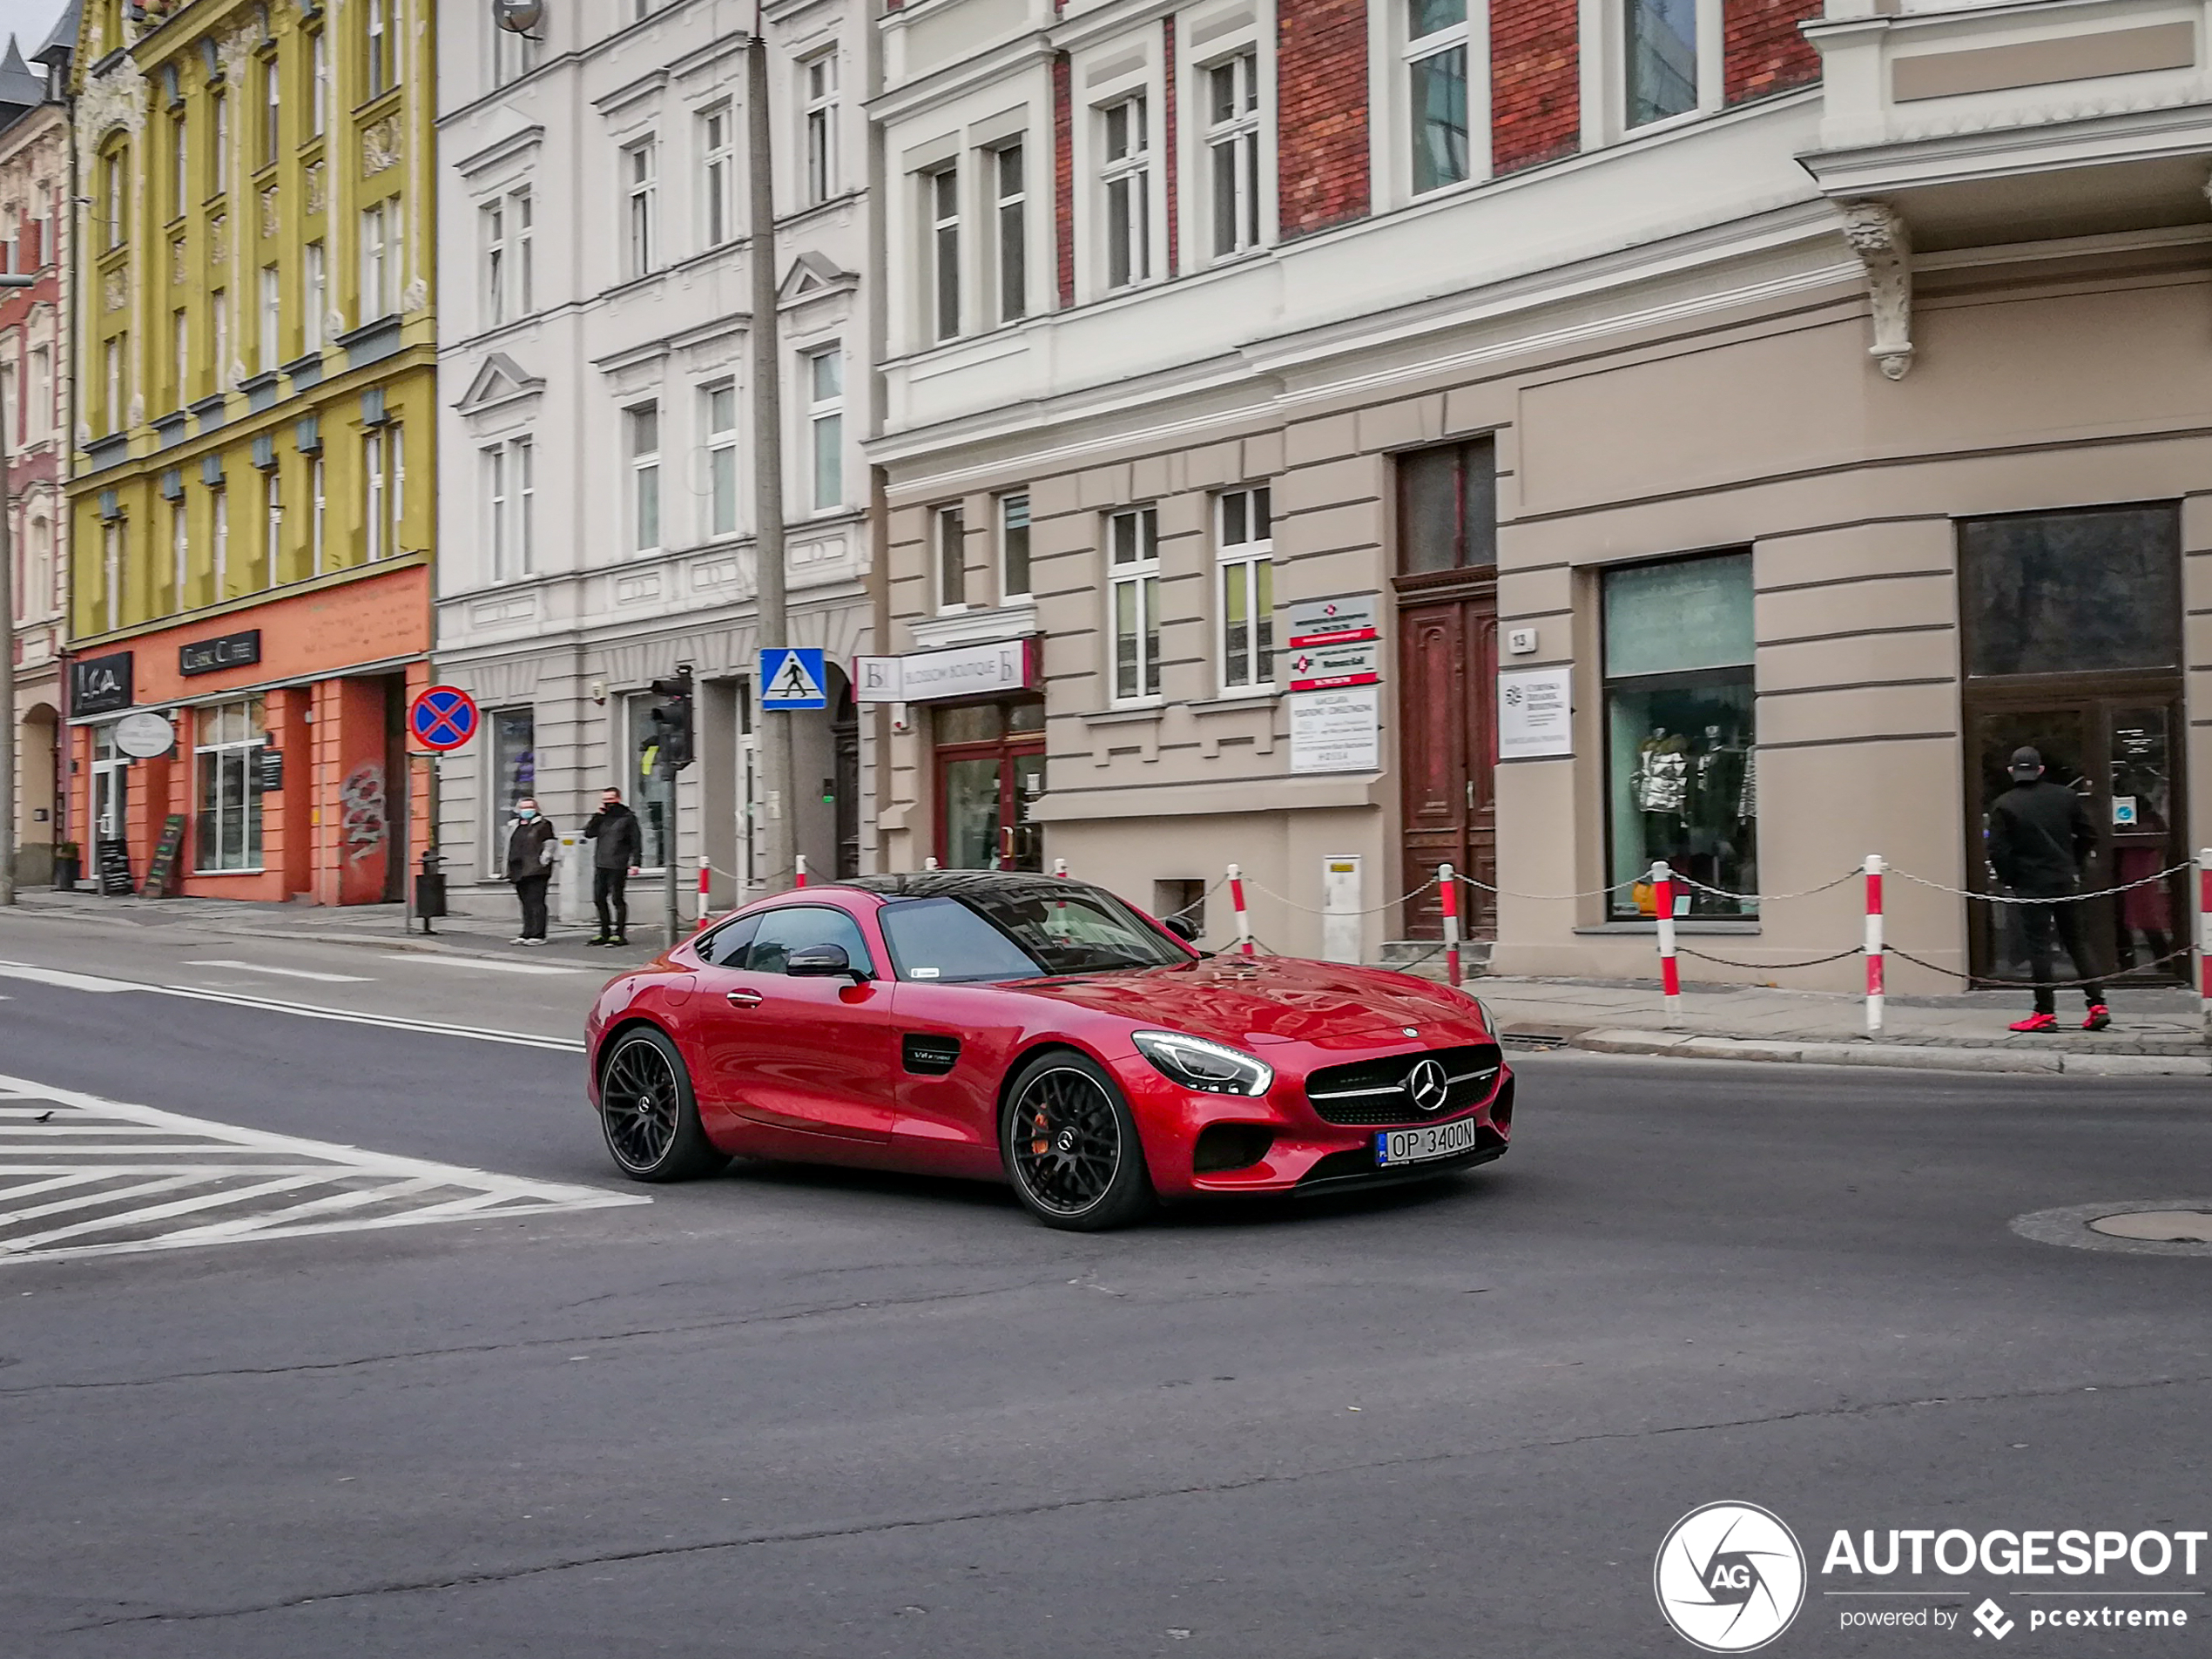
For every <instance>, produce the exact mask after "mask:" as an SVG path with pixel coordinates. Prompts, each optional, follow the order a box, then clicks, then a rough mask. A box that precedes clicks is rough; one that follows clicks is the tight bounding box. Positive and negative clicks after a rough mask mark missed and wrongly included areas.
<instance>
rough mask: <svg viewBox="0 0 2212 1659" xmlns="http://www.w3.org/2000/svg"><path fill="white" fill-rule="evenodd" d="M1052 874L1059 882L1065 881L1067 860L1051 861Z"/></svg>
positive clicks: (1066, 877)
mask: <svg viewBox="0 0 2212 1659" xmlns="http://www.w3.org/2000/svg"><path fill="white" fill-rule="evenodd" d="M1052 873H1053V874H1054V875H1055V876H1057V877H1058V878H1059V879H1060V880H1062V881H1065V880H1067V879H1068V860H1065V859H1055V860H1053V861H1052Z"/></svg>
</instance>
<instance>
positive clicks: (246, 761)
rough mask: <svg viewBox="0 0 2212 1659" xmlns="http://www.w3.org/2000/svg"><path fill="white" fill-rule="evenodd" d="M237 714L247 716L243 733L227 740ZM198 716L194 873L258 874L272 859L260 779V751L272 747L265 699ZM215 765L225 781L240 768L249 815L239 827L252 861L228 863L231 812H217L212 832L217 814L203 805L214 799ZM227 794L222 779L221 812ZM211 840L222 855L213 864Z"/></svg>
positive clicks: (242, 804)
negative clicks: (210, 778) (211, 776)
mask: <svg viewBox="0 0 2212 1659" xmlns="http://www.w3.org/2000/svg"><path fill="white" fill-rule="evenodd" d="M233 714H238V715H239V716H240V717H241V718H239V721H238V723H237V727H236V729H237V731H238V732H240V733H242V734H243V735H241V736H235V737H226V736H224V735H223V732H224V727H225V725H226V724H228V721H227V718H226V717H228V716H230V715H233ZM263 719H264V710H263V705H262V702H261V699H260V698H258V697H249V698H239V699H238V700H237V701H235V702H232V703H217V704H212V705H208V706H206V707H203V708H199V709H195V710H193V711H192V782H191V789H192V872H193V873H194V874H197V875H252V874H254V873H258V872H259V871H260V869H261V867H262V860H263V859H264V858H265V857H266V855H267V847H266V843H265V841H264V839H263V837H264V833H265V831H264V825H263V821H262V816H261V790H260V783H261V780H260V776H259V772H260V758H259V756H260V751H261V750H262V749H263V748H264V747H266V745H267V743H268V735H267V732H266V729H265V728H264V726H263ZM211 728H212V731H213V733H214V736H213V740H212V741H210V739H209V732H210V729H211ZM209 766H213V767H214V768H215V769H216V776H217V778H218V779H220V778H221V777H222V775H223V773H224V772H228V771H230V770H231V768H232V767H233V766H236V767H237V768H238V779H237V781H238V784H239V789H238V798H239V806H238V810H239V812H240V813H243V814H244V815H245V820H246V821H245V823H244V824H243V825H241V826H239V830H240V833H239V855H240V857H241V858H242V859H244V860H246V861H245V862H243V863H239V864H226V863H225V862H223V860H222V857H221V850H222V842H223V832H222V824H223V820H224V819H225V818H226V816H227V814H226V813H224V812H222V811H217V812H216V813H213V814H212V831H213V833H212V835H211V834H209V833H206V831H207V830H208V829H209V828H210V827H211V825H210V819H211V814H210V813H208V811H207V809H206V806H204V805H203V803H204V802H205V801H206V799H207V795H208V790H207V786H206V769H207V768H208V767H209ZM225 794H226V792H225V791H224V789H223V788H222V787H221V785H220V783H218V786H217V787H216V789H215V791H214V798H215V800H216V802H217V805H218V806H220V805H221V803H222V801H223V799H224V797H225ZM210 840H212V841H213V842H214V844H215V847H216V857H215V858H214V859H212V860H210V859H209V858H208V857H207V855H206V846H207V844H208V842H209V841H210ZM249 840H250V841H251V842H252V846H251V847H250V849H249V848H248V846H247V845H246V844H247V842H248V841H249Z"/></svg>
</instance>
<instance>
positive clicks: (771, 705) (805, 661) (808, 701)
mask: <svg viewBox="0 0 2212 1659" xmlns="http://www.w3.org/2000/svg"><path fill="white" fill-rule="evenodd" d="M759 686H760V706H761V707H762V708H764V709H826V708H827V707H829V678H828V676H827V675H826V674H825V673H824V672H823V670H822V653H821V652H820V651H819V650H817V649H815V648H814V647H812V646H806V645H778V646H774V647H772V648H771V649H769V650H766V651H762V652H761V653H760V678H759Z"/></svg>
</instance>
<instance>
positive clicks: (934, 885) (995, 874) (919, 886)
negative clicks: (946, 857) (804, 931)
mask: <svg viewBox="0 0 2212 1659" xmlns="http://www.w3.org/2000/svg"><path fill="white" fill-rule="evenodd" d="M835 885H836V886H838V887H852V888H855V889H857V890H858V891H860V892H861V893H873V894H876V895H877V896H879V897H880V898H886V899H964V898H968V897H971V896H981V894H1002V895H1004V896H1005V897H1007V898H1009V899H1028V898H1049V897H1050V896H1051V895H1052V894H1054V893H1055V892H1060V893H1065V892H1066V891H1067V890H1068V889H1069V887H1085V886H1088V885H1089V884H1088V883H1087V882H1080V881H1070V880H1068V879H1067V878H1066V877H1064V876H1054V875H1037V874H1034V873H1030V872H1028V871H1026V870H915V871H910V872H908V873H906V874H904V875H856V876H848V877H847V878H846V880H842V881H840V882H837V883H836V884H835ZM808 891H810V892H811V891H813V889H812V888H810V889H808Z"/></svg>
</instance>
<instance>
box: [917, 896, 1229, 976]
mask: <svg viewBox="0 0 2212 1659" xmlns="http://www.w3.org/2000/svg"><path fill="white" fill-rule="evenodd" d="M877 921H879V923H880V925H881V927H882V928H883V937H884V940H885V941H886V942H887V943H888V944H889V945H890V947H891V954H893V956H894V957H895V958H897V960H898V965H899V976H900V978H901V979H908V980H936V981H979V980H1011V979H1036V978H1040V977H1042V976H1045V975H1048V974H1096V973H1107V972H1112V971H1113V970H1115V969H1117V968H1163V967H1167V966H1170V965H1172V964H1174V963H1177V962H1184V961H1190V957H1189V955H1188V954H1185V953H1184V952H1183V951H1181V950H1178V949H1177V948H1176V946H1175V945H1174V944H1173V943H1172V942H1171V941H1169V940H1167V939H1164V938H1163V937H1162V936H1161V935H1160V934H1158V933H1157V931H1155V930H1154V929H1153V928H1152V927H1150V925H1148V924H1147V923H1146V922H1144V921H1142V920H1140V919H1139V918H1138V916H1137V915H1136V913H1135V912H1134V911H1132V910H1130V908H1129V907H1128V906H1126V905H1124V904H1123V903H1122V901H1121V900H1118V899H1116V898H1115V897H1114V896H1113V895H1112V894H1109V893H1103V892H1101V891H1100V890H1098V889H1097V888H1095V887H1077V886H1075V885H1074V884H1073V883H1070V884H1069V886H1068V887H1067V888H1066V890H1065V891H1064V892H1062V891H1059V890H1055V891H1053V892H1051V893H1049V894H1047V893H1029V892H1022V893H994V892H991V891H989V890H988V889H984V890H981V891H976V892H971V893H964V894H961V896H960V897H959V898H957V899H951V898H933V899H908V900H894V901H893V902H891V903H889V904H887V905H885V906H884V907H883V908H882V910H881V911H880V913H878V915H877Z"/></svg>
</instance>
